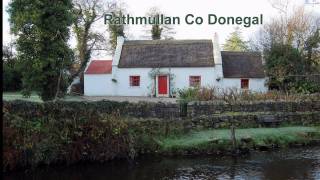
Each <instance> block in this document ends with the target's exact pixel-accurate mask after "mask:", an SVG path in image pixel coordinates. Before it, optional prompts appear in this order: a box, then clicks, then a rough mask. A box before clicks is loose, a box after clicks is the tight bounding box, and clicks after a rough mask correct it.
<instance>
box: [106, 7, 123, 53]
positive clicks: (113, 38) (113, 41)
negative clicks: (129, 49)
mask: <svg viewBox="0 0 320 180" xmlns="http://www.w3.org/2000/svg"><path fill="white" fill-rule="evenodd" d="M123 11H124V9H123V8H122V7H119V6H117V5H115V6H114V9H112V10H111V13H112V15H113V17H121V16H122V15H123ZM124 29H125V26H124V25H123V24H111V23H110V24H108V31H109V43H110V50H111V52H112V53H114V50H115V49H116V47H117V37H118V36H123V37H125V32H124Z"/></svg>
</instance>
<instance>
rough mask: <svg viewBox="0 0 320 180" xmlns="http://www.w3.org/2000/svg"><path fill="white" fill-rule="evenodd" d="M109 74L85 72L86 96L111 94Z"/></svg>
mask: <svg viewBox="0 0 320 180" xmlns="http://www.w3.org/2000/svg"><path fill="white" fill-rule="evenodd" d="M111 77H112V75H111V74H85V75H84V94H85V95H86V96H106V95H112V88H111V87H112V81H111V79H112V78H111Z"/></svg>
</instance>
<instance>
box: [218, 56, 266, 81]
mask: <svg viewBox="0 0 320 180" xmlns="http://www.w3.org/2000/svg"><path fill="white" fill-rule="evenodd" d="M221 56H222V68H223V76H224V77H225V78H264V77H265V73H264V69H263V65H262V59H261V54H260V53H256V52H231V51H222V52H221Z"/></svg>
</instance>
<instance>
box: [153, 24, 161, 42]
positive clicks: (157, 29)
mask: <svg viewBox="0 0 320 180" xmlns="http://www.w3.org/2000/svg"><path fill="white" fill-rule="evenodd" d="M162 30H163V28H161V27H160V25H159V24H155V25H153V26H152V29H151V35H152V40H159V39H161V33H162Z"/></svg>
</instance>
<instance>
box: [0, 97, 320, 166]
mask: <svg viewBox="0 0 320 180" xmlns="http://www.w3.org/2000/svg"><path fill="white" fill-rule="evenodd" d="M319 108H320V102H319V101H303V102H252V103H248V102H243V103H241V104H225V103H224V104H215V103H211V102H210V103H204V102H201V103H192V104H187V108H185V106H180V105H177V104H163V103H129V102H112V101H99V102H76V101H70V102H66V101H56V102H45V103H35V102H26V101H4V102H3V137H4V138H3V140H4V142H3V154H4V161H3V167H4V169H5V170H7V171H15V170H16V169H27V168H33V167H38V166H40V165H54V164H64V165H65V164H67V165H70V164H77V163H79V162H107V161H110V160H114V159H134V158H136V157H138V156H144V155H146V154H152V155H196V154H219V155H221V154H229V153H230V152H231V151H232V150H234V149H233V145H232V142H231V140H230V130H229V129H228V128H229V127H230V126H234V127H235V128H236V133H235V135H236V140H237V147H238V148H237V149H240V150H245V151H250V150H256V149H258V150H265V149H270V148H277V147H290V146H292V145H308V144H312V143H313V142H315V141H319V139H320V138H319V137H320V130H319V126H320V124H319V123H320V121H319V119H320V118H319V117H320V116H319V115H320V112H319V110H320V109H319ZM279 111H281V112H279ZM266 127H269V128H266ZM222 128H224V129H222Z"/></svg>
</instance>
